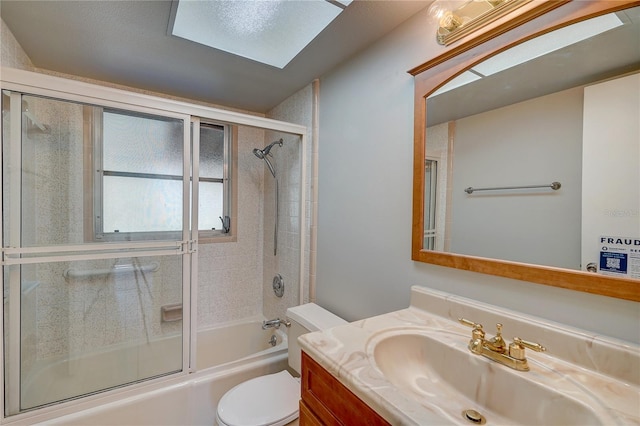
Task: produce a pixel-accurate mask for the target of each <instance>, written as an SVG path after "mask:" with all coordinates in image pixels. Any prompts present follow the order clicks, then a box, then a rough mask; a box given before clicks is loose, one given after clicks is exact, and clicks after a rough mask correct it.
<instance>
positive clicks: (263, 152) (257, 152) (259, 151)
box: [253, 139, 283, 177]
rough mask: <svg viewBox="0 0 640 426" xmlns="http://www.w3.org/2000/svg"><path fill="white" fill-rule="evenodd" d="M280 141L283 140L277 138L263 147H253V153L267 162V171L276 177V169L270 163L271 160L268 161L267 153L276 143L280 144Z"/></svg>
mask: <svg viewBox="0 0 640 426" xmlns="http://www.w3.org/2000/svg"><path fill="white" fill-rule="evenodd" d="M282 142H283V141H282V139H278V140H277V141H273V142H271V143H270V144H269V145H267V146H266V147H264V149H258V148H254V149H253V154H254V155H255V156H256V157H258V158H260V159H261V160H264V161H265V162H266V163H267V166H268V167H269V171H270V172H271V174H272V175H273V177H276V171H275V169H274V168H273V164H271V161H269V159H268V158H267V155H271V154H269V151H271V148H273V147H274V146H275V145H276V144H277V145H278V146H282Z"/></svg>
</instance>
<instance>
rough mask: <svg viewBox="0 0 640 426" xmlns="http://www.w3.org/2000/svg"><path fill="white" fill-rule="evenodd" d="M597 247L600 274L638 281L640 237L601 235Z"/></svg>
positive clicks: (639, 272) (639, 273)
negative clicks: (598, 249)
mask: <svg viewBox="0 0 640 426" xmlns="http://www.w3.org/2000/svg"><path fill="white" fill-rule="evenodd" d="M599 245H600V262H599V265H598V266H599V268H598V271H599V272H600V273H601V274H603V275H613V276H620V277H624V278H636V279H640V237H617V236H611V235H603V236H600V241H599Z"/></svg>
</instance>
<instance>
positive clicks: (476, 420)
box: [462, 410, 487, 425]
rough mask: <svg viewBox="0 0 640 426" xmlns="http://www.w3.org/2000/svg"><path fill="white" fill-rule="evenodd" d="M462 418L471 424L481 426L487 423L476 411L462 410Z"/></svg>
mask: <svg viewBox="0 0 640 426" xmlns="http://www.w3.org/2000/svg"><path fill="white" fill-rule="evenodd" d="M462 417H463V418H464V419H465V420H466V421H468V422H471V423H473V424H476V425H483V424H485V423H486V422H487V419H486V418H485V417H484V416H483V415H482V414H480V413H478V412H477V411H476V410H464V411H463V412H462Z"/></svg>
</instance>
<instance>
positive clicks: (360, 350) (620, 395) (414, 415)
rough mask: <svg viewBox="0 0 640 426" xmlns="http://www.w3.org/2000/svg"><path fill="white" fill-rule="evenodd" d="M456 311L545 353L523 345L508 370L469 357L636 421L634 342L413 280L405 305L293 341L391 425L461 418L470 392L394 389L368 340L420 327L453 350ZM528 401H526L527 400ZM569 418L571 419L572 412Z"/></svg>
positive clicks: (461, 333) (638, 377) (460, 329)
mask: <svg viewBox="0 0 640 426" xmlns="http://www.w3.org/2000/svg"><path fill="white" fill-rule="evenodd" d="M459 317H464V318H467V319H470V320H472V321H474V322H478V323H482V324H484V329H485V331H486V332H487V338H489V337H491V336H493V335H494V334H495V333H494V331H495V329H494V327H493V326H494V324H495V323H497V322H500V323H502V324H503V336H504V338H505V340H507V342H510V341H511V338H512V337H513V336H519V337H522V338H523V339H525V340H531V341H536V342H539V343H541V344H542V345H544V346H545V347H546V348H547V352H545V353H536V352H534V351H531V350H527V358H528V359H529V364H530V367H531V371H529V372H516V371H515V370H511V369H509V368H508V367H506V366H502V365H499V364H497V363H495V362H493V361H490V360H489V359H486V358H484V357H481V356H475V355H471V354H470V356H471V357H472V358H471V359H472V360H473V361H472V362H473V363H476V364H477V363H483V362H486V363H491V364H493V366H483V367H488V370H487V374H491V371H493V370H492V369H494V368H504V369H507V370H510V371H512V372H513V374H522V375H526V376H524V377H525V379H526V380H531V381H535V382H536V383H537V384H539V385H540V386H542V387H546V388H548V389H552V390H554V391H556V392H562V393H564V394H565V395H569V396H570V398H571V400H572V401H574V400H575V401H578V403H579V404H583V405H585V406H586V407H588V408H589V409H590V410H592V411H591V412H593V413H595V415H596V418H594V419H591V420H593V423H592V424H598V423H602V424H629V425H633V424H637V425H640V347H638V346H637V345H633V344H630V343H628V342H623V341H617V340H612V339H608V338H606V337H602V336H594V335H589V334H587V333H585V332H584V331H582V330H578V329H572V328H569V327H565V326H561V325H559V324H553V323H548V322H544V321H542V320H540V319H537V318H535V317H530V316H525V315H520V314H518V313H515V312H511V311H507V310H502V309H499V308H496V307H495V306H491V305H485V304H481V303H478V302H475V301H472V300H469V299H464V298H461V297H458V296H452V295H448V294H445V293H441V292H436V291H433V290H428V289H425V288H421V287H414V288H412V298H411V306H410V307H409V308H407V309H403V310H400V311H396V312H391V313H388V314H384V315H380V316H376V317H372V318H368V319H364V320H361V321H356V322H353V323H349V324H346V325H343V326H338V327H335V328H332V329H329V330H326V331H320V332H314V333H309V334H306V335H303V336H301V337H300V338H299V343H300V346H301V348H302V350H304V351H305V352H306V353H307V354H308V355H309V356H311V357H312V358H313V359H314V360H315V361H317V362H318V363H319V364H320V365H322V366H323V367H324V368H325V369H326V370H327V371H329V372H330V373H331V374H332V375H333V376H335V377H336V378H337V379H338V380H339V381H340V382H341V383H342V384H344V385H345V386H346V387H347V388H348V389H349V390H351V391H352V392H353V393H354V394H355V395H357V396H358V397H359V398H360V399H362V400H363V401H364V402H365V403H367V404H368V405H369V406H370V407H371V408H373V409H374V410H375V411H376V412H378V414H380V415H381V416H382V417H384V418H385V419H386V420H387V421H388V422H389V423H391V424H393V425H430V424H431V425H441V424H461V425H463V424H464V425H468V424H470V423H469V422H468V421H466V420H464V419H462V416H461V414H460V413H461V412H462V410H464V409H468V408H474V407H473V406H470V405H472V404H473V400H472V399H468V398H466V397H463V396H461V395H460V394H458V393H457V392H456V391H453V390H452V389H448V387H447V386H438V387H437V388H438V392H437V394H438V395H437V398H436V399H431V400H430V399H429V398H428V397H427V398H425V396H424V394H422V396H421V395H412V394H411V392H407V391H406V390H404V391H400V390H399V389H398V388H397V387H396V386H394V385H393V384H392V383H391V382H390V381H389V380H387V379H386V378H385V376H384V375H383V374H382V372H381V371H380V370H379V369H378V368H377V367H376V366H375V363H373V362H372V361H371V359H372V357H373V355H372V347H373V343H372V342H375V341H376V340H379V339H380V336H381V333H391V332H392V330H395V331H400V332H402V331H407V330H428V331H429V332H434V333H438V335H441V336H446V338H445V340H446V342H447V344H449V345H453V346H455V347H456V348H457V350H468V349H466V345H467V343H468V342H469V339H470V337H471V329H470V328H468V327H465V326H464V325H462V324H459V323H458V321H457V318H459ZM500 398H503V399H502V400H501V402H502V401H504V404H513V403H515V402H517V401H513V399H514V398H517V392H505V394H504V395H501V396H500ZM534 403H535V401H530V402H528V404H534ZM486 417H487V424H507V423H509V420H508V418H506V417H503V416H501V415H498V414H496V413H488V414H487V415H486ZM576 421H577V420H576ZM510 422H511V423H512V422H513V420H511V421H510Z"/></svg>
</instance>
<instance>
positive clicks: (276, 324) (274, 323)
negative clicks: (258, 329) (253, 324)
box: [262, 318, 291, 330]
mask: <svg viewBox="0 0 640 426" xmlns="http://www.w3.org/2000/svg"><path fill="white" fill-rule="evenodd" d="M281 325H284V326H285V327H290V326H291V323H290V322H289V321H287V320H281V319H280V318H276V319H272V320H266V321H262V329H263V330H266V329H267V328H280V326H281Z"/></svg>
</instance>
